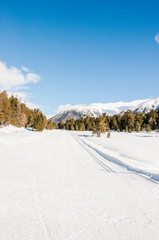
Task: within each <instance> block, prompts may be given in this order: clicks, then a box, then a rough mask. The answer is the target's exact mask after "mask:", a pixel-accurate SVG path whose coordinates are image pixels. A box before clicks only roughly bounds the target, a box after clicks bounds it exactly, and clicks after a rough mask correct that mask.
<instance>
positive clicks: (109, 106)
mask: <svg viewBox="0 0 159 240" xmlns="http://www.w3.org/2000/svg"><path fill="white" fill-rule="evenodd" d="M150 101H152V103H151V104H150ZM154 102H155V99H154V100H149V99H145V100H137V101H132V102H117V103H93V104H81V105H74V106H71V105H66V106H63V107H60V108H59V109H60V110H61V111H59V113H58V114H56V115H55V116H53V117H51V118H50V120H52V121H54V122H56V123H58V122H60V121H63V122H64V123H65V122H66V120H69V119H78V118H81V117H83V118H84V117H98V116H100V115H102V114H103V113H106V114H108V115H114V114H119V113H121V112H124V111H126V110H128V109H131V110H132V111H134V112H135V111H137V109H138V108H139V107H140V109H143V111H148V109H151V108H153V106H157V102H156V104H155V103H154ZM146 103H148V104H147V105H146ZM142 106H143V107H142ZM158 107H159V98H158Z"/></svg>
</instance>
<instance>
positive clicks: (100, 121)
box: [0, 91, 159, 136]
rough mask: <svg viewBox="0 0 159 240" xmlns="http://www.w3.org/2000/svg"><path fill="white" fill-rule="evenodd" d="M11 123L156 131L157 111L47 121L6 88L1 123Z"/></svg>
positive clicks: (0, 109)
mask: <svg viewBox="0 0 159 240" xmlns="http://www.w3.org/2000/svg"><path fill="white" fill-rule="evenodd" d="M9 124H12V125H13V126H17V127H30V128H32V129H36V130H37V131H43V130H44V129H49V130H52V129H66V130H72V131H73V130H75V131H92V132H93V133H96V134H97V135H98V136H100V134H101V133H102V132H108V131H109V130H115V131H118V132H120V131H126V132H129V133H131V132H132V131H136V132H139V131H144V130H145V131H147V132H149V131H152V130H159V110H158V111H155V110H153V109H152V110H151V111H150V112H149V113H146V114H143V113H141V112H136V113H135V114H133V113H132V111H131V110H128V111H126V112H125V113H124V114H122V115H121V114H118V115H114V116H108V115H107V114H106V113H104V114H103V115H102V116H100V117H97V118H95V117H86V118H79V119H70V120H67V121H66V122H65V123H63V122H62V121H60V122H59V123H58V124H56V123H55V122H52V121H51V120H49V121H48V120H47V118H46V116H45V115H44V114H43V113H42V112H41V111H40V110H39V109H34V110H32V109H29V108H28V107H27V106H26V104H24V103H21V102H20V101H19V100H18V98H17V97H14V96H11V97H10V98H9V97H8V95H7V92H6V91H3V92H1V93H0V126H5V125H9Z"/></svg>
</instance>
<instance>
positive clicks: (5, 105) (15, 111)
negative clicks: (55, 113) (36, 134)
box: [0, 91, 56, 131]
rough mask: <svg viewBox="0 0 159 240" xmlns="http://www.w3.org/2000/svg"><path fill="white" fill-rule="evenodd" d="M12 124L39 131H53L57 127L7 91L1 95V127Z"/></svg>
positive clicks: (36, 110) (37, 110)
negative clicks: (9, 95)
mask: <svg viewBox="0 0 159 240" xmlns="http://www.w3.org/2000/svg"><path fill="white" fill-rule="evenodd" d="M9 124H12V125H13V126H16V127H31V128H34V129H36V130H37V131H42V130H43V129H45V128H46V129H53V128H55V127H56V124H54V123H53V122H52V121H47V118H46V116H45V115H43V113H42V112H40V111H39V109H34V110H31V109H29V108H28V107H27V106H26V105H25V104H24V103H21V102H20V101H19V100H18V98H16V97H14V96H11V97H10V98H9V97H8V95H7V92H6V91H3V92H2V93H0V126H6V125H9Z"/></svg>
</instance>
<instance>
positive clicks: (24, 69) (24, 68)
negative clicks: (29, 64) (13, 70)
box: [21, 66, 29, 72]
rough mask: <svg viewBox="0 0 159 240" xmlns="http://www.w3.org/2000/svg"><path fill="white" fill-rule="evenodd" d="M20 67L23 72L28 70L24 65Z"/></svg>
mask: <svg viewBox="0 0 159 240" xmlns="http://www.w3.org/2000/svg"><path fill="white" fill-rule="evenodd" d="M21 68H22V70H23V71H24V72H29V69H28V68H26V67H24V66H22V67H21Z"/></svg>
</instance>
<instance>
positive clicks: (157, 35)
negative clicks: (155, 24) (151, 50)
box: [155, 33, 159, 44]
mask: <svg viewBox="0 0 159 240" xmlns="http://www.w3.org/2000/svg"><path fill="white" fill-rule="evenodd" d="M155 41H156V42H157V43H158V44H159V33H157V34H156V35H155Z"/></svg>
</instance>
